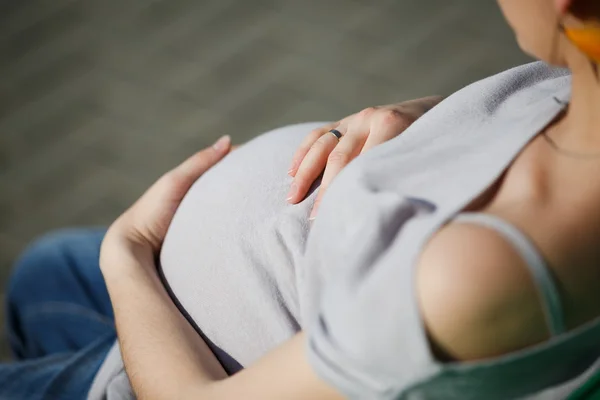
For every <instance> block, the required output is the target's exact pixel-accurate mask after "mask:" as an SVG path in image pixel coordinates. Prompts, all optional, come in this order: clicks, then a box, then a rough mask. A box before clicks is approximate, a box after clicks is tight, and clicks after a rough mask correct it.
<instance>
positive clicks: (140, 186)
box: [0, 0, 528, 359]
mask: <svg viewBox="0 0 600 400" xmlns="http://www.w3.org/2000/svg"><path fill="white" fill-rule="evenodd" d="M526 61H528V59H527V58H526V57H525V56H523V55H522V54H521V53H520V51H519V50H518V49H517V47H516V45H515V43H514V39H513V36H512V33H511V32H510V31H509V30H508V28H507V27H506V26H505V23H504V21H503V19H502V18H501V15H500V12H499V11H498V10H497V6H496V4H495V2H494V1H481V0H463V1H448V0H379V1H364V0H156V1H148V0H144V1H141V0H140V1H118V0H85V1H84V0H79V1H78V0H52V1H50V0H47V1H46V0H0V287H2V288H3V287H4V285H5V282H6V278H7V275H8V271H9V268H10V266H11V263H12V261H13V260H14V258H15V257H16V256H17V255H18V253H19V252H20V251H21V250H22V249H23V247H24V246H25V245H26V244H27V243H28V242H29V241H30V240H32V239H33V238H34V237H36V236H37V235H40V234H42V233H44V232H46V231H49V230H52V229H56V228H60V227H64V226H87V225H106V224H109V223H110V222H111V220H113V219H114V218H115V217H116V216H117V215H118V214H119V213H120V212H121V211H122V210H123V209H124V208H125V207H126V206H128V205H129V204H130V203H131V202H132V201H133V200H134V199H136V198H137V197H138V196H139V195H140V194H141V193H142V191H143V190H144V189H145V188H146V187H147V186H148V185H149V184H150V183H152V182H153V180H154V179H155V178H156V177H158V176H159V175H160V174H161V173H162V172H164V171H166V170H167V169H168V168H170V167H172V166H174V165H176V164H177V163H178V162H179V161H181V160H182V159H184V158H185V157H186V156H188V155H190V154H191V153H192V152H193V151H194V150H197V149H200V148H202V147H204V146H206V145H207V144H209V143H211V142H212V141H213V140H214V139H215V138H217V137H218V136H220V135H222V134H225V133H227V134H230V135H232V136H233V138H234V140H235V141H236V142H244V141H246V140H248V139H250V138H252V137H253V136H255V135H257V134H259V133H261V132H263V131H265V130H267V129H270V128H274V127H277V126H280V125H283V124H289V123H293V122H299V121H308V120H328V119H336V118H340V117H342V116H345V115H347V114H350V113H353V112H355V111H358V110H360V109H361V108H364V107H366V106H369V105H377V104H383V103H389V102H397V101H400V100H404V99H409V98H414V97H419V96H424V95H430V94H449V93H451V92H452V91H454V90H456V89H458V88H460V87H461V86H463V85H465V84H467V83H469V82H471V81H474V80H476V79H478V78H481V77H484V76H486V75H489V74H492V73H495V72H498V71H500V70H503V69H505V68H507V67H510V66H513V65H516V64H520V63H523V62H526ZM2 297H3V291H2V290H1V289H0V299H1V298H2ZM0 317H1V315H0ZM1 326H2V324H1V323H0V327H1ZM2 347H4V350H0V359H1V358H3V357H6V355H7V353H6V347H5V341H4V339H3V336H2V337H0V348H2Z"/></svg>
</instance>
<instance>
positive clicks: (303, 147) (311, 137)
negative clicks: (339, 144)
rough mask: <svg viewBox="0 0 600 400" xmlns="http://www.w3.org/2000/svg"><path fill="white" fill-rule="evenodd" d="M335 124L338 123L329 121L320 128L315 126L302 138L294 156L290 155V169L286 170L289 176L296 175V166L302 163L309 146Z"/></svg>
mask: <svg viewBox="0 0 600 400" xmlns="http://www.w3.org/2000/svg"><path fill="white" fill-rule="evenodd" d="M337 125H338V123H331V124H328V125H325V126H323V127H321V128H317V129H315V130H313V131H312V132H310V133H309V134H308V136H306V137H305V138H304V140H303V141H302V143H301V144H300V147H298V150H296V153H295V154H294V157H292V164H291V165H290V169H289V171H288V174H289V175H290V176H296V173H297V172H298V168H299V167H300V165H301V164H302V161H303V160H304V157H306V155H307V154H308V152H309V151H310V149H311V147H312V146H313V145H314V144H315V142H316V141H317V140H319V138H320V137H321V136H323V135H324V134H325V133H327V132H328V131H330V130H331V129H333V128H335V127H336V126H337Z"/></svg>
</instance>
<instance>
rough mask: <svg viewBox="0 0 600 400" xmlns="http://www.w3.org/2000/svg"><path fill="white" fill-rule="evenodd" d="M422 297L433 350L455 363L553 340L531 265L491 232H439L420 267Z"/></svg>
mask: <svg viewBox="0 0 600 400" xmlns="http://www.w3.org/2000/svg"><path fill="white" fill-rule="evenodd" d="M417 292H418V299H419V304H420V308H421V313H422V316H423V319H424V322H425V325H426V328H427V330H428V334H429V336H430V338H431V340H432V342H433V343H434V347H435V348H437V349H440V350H441V352H442V353H443V354H444V355H445V356H447V357H449V358H451V359H456V360H475V359H482V358H489V357H493V356H497V355H501V354H505V353H508V352H511V351H515V350H518V349H521V348H524V347H527V346H530V345H533V344H535V343H539V342H541V341H543V340H545V339H546V338H547V337H548V330H547V327H546V322H545V319H544V314H543V309H542V306H541V303H540V300H539V297H538V295H537V291H536V288H535V285H534V282H533V281H532V278H531V275H530V273H529V271H528V269H527V266H526V265H525V263H524V261H523V260H522V259H521V257H520V255H519V253H517V252H516V251H515V249H514V248H513V247H512V245H511V244H510V243H508V242H507V241H505V240H504V239H503V238H502V237H501V236H500V235H499V234H498V233H496V232H495V231H493V230H490V229H488V228H485V227H481V226H477V225H472V224H465V223H453V224H449V225H447V226H445V227H444V228H442V229H441V230H440V231H439V232H438V233H436V235H434V237H433V238H432V239H431V240H430V242H429V243H428V244H427V246H426V247H425V249H424V251H423V253H422V255H421V258H420V260H419V263H418V269H417Z"/></svg>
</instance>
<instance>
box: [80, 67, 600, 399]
mask: <svg viewBox="0 0 600 400" xmlns="http://www.w3.org/2000/svg"><path fill="white" fill-rule="evenodd" d="M568 96H569V77H568V76H567V73H566V71H564V70H554V69H550V68H548V67H547V66H545V65H543V64H541V63H535V64H530V65H527V66H523V67H519V68H517V69H513V70H510V71H507V72H505V73H503V74H500V75H497V76H494V77H491V78H488V79H486V80H484V81H481V82H478V83H476V84H474V85H471V86H469V87H467V88H465V89H463V90H462V91H460V92H458V93H456V94H454V95H453V96H451V97H449V98H448V99H447V100H445V101H444V102H443V103H441V104H440V105H439V106H437V107H436V108H434V109H433V110H432V111H430V112H429V113H428V114H427V115H426V116H425V117H423V118H421V119H420V120H419V121H417V122H416V123H415V124H414V125H413V126H412V127H411V128H409V129H408V130H407V131H406V132H404V133H403V134H402V135H400V136H399V137H398V138H396V139H394V140H392V141H390V142H388V143H386V144H384V145H381V146H379V147H378V148H376V149H374V150H372V151H370V152H368V153H366V154H365V155H364V156H361V157H359V158H358V159H357V160H356V161H354V162H353V163H351V164H350V165H349V166H348V167H347V168H346V169H345V170H344V171H342V173H341V174H340V175H339V177H338V178H337V179H336V181H335V182H334V184H333V185H332V186H331V188H330V190H329V192H328V195H327V196H326V197H325V199H324V201H323V204H322V206H321V209H320V213H319V217H318V218H317V220H316V221H315V223H314V225H313V226H312V227H310V225H309V223H308V215H309V211H310V208H311V205H312V202H313V201H314V193H313V194H312V195H311V196H309V198H308V199H307V200H305V201H304V202H302V203H301V204H299V205H295V206H291V205H288V204H287V203H286V202H285V197H286V196H285V195H286V192H287V190H288V188H289V184H290V181H291V178H289V177H288V176H287V175H286V172H285V171H286V170H287V166H288V163H289V161H290V159H291V156H292V154H293V152H294V151H295V149H296V148H297V146H298V144H299V143H300V141H301V140H302V139H303V138H304V136H305V135H306V134H307V133H308V132H309V131H310V130H311V129H312V128H314V127H316V126H319V125H320V124H302V125H295V126H291V127H286V128H282V129H278V130H275V131H273V132H270V133H267V134H265V135H262V136H260V137H258V138H256V139H255V140H253V141H252V142H250V143H248V144H247V145H245V146H243V147H242V148H240V149H239V150H237V151H235V152H233V153H232V154H230V155H229V156H227V158H226V159H225V160H223V161H222V162H221V163H219V164H218V165H217V166H216V167H214V168H213V169H212V170H210V171H209V172H208V173H207V174H205V175H204V176H203V177H202V178H201V179H200V180H199V181H198V182H197V183H196V184H195V185H194V186H193V188H192V189H191V191H190V193H189V194H188V195H187V196H186V198H185V199H184V201H183V203H182V205H181V207H180V208H179V210H178V211H177V213H176V216H175V218H174V221H173V224H172V226H171V228H170V229H169V233H168V235H167V238H166V240H165V244H164V247H163V251H162V254H161V264H162V272H163V274H164V278H165V282H166V284H167V286H168V287H169V289H170V290H171V291H172V293H173V297H174V298H175V299H176V302H178V303H179V305H180V307H181V309H182V310H183V311H184V313H185V314H187V315H188V317H189V318H190V320H192V321H193V322H194V324H195V325H196V326H197V328H198V329H199V330H200V331H201V332H202V334H203V336H204V337H205V339H206V340H207V342H208V343H209V345H210V346H211V348H212V349H213V350H214V351H215V354H217V356H218V357H219V359H220V360H221V362H222V363H223V365H224V366H225V368H226V369H227V371H228V372H230V373H232V372H235V371H237V370H239V369H240V368H242V367H243V366H247V365H249V364H250V363H252V362H253V361H255V360H256V359H258V358H259V357H261V356H262V355H264V354H265V353H266V352H267V351H269V350H270V349H272V348H273V347H275V346H276V345H278V344H279V343H281V342H282V341H284V340H286V339H287V338H289V337H291V336H292V335H293V334H294V333H296V332H297V331H298V330H299V329H304V330H305V331H306V332H307V333H308V337H309V342H308V344H307V351H308V354H309V360H310V362H311V364H312V366H313V368H314V369H315V371H316V372H317V373H318V374H319V375H320V376H321V377H322V378H323V379H324V380H326V381H328V382H329V383H330V384H331V385H332V386H334V387H336V388H337V389H338V390H340V391H341V392H342V393H344V394H345V395H347V396H348V397H350V398H357V399H399V398H403V399H438V398H439V399H461V400H464V399H481V398H486V399H513V398H540V399H542V398H543V399H554V398H564V397H565V394H566V393H569V391H571V390H572V389H573V388H574V387H577V385H579V384H580V383H581V382H582V381H583V380H584V379H585V378H586V377H587V375H589V374H590V373H592V372H593V371H594V370H595V369H596V365H592V364H594V363H595V362H596V360H598V358H599V356H600V341H598V340H596V338H597V337H598V335H600V323H598V322H593V323H590V324H587V325H585V326H583V327H581V328H580V329H577V330H576V331H574V332H570V333H568V334H566V335H563V336H561V337H558V338H557V339H555V340H553V341H552V342H550V343H546V344H543V345H540V346H536V347H534V348H532V349H528V350H525V351H522V352H519V353H515V354H511V355H508V356H503V357H500V358H498V359H495V360H489V361H482V362H476V363H460V364H442V363H440V362H438V361H436V359H435V358H434V357H433V355H432V351H431V349H430V347H429V344H428V342H427V337H426V334H425V332H424V329H423V324H422V321H421V319H420V315H419V312H418V307H417V303H416V299H415V294H414V287H413V281H414V279H413V272H414V265H415V261H416V258H417V256H418V255H419V252H420V251H421V248H422V247H423V245H424V243H425V242H426V240H427V239H428V238H429V237H430V236H431V234H433V233H434V232H435V230H436V229H438V228H439V226H441V225H442V224H443V223H444V222H446V221H448V220H449V219H451V218H452V217H453V216H454V215H455V214H456V213H457V212H459V211H460V210H461V209H462V208H464V206H465V205H466V204H468V203H469V202H470V201H471V200H472V199H473V198H475V197H476V196H477V195H478V194H480V193H481V192H482V191H483V190H484V189H485V188H487V187H488V186H489V185H490V184H491V183H492V182H493V181H494V180H495V179H496V178H497V177H498V176H500V174H501V173H502V171H503V170H504V169H505V168H506V167H507V166H508V165H509V164H510V162H511V160H512V159H513V158H514V157H515V156H516V155H517V153H518V152H519V151H520V150H521V149H522V148H523V147H524V146H525V145H526V144H527V143H528V142H529V140H530V139H531V138H532V137H533V136H534V135H535V134H536V133H537V132H539V131H540V130H541V129H542V128H543V127H544V126H545V125H546V124H547V123H548V122H549V121H550V120H551V119H552V118H554V116H555V115H556V114H557V112H558V111H559V110H560V107H561V106H560V105H559V104H558V102H557V101H555V100H554V97H557V98H558V99H562V100H565V99H567V98H568ZM107 393H108V395H107ZM131 396H132V395H131V391H130V388H129V386H128V382H127V379H126V376H125V375H124V373H123V371H122V362H121V360H120V355H119V353H118V346H115V348H114V349H113V351H112V352H111V354H110V355H109V357H108V358H107V360H106V362H105V364H104V366H103V367H102V369H101V371H100V372H99V374H98V377H97V379H96V382H95V384H94V387H93V388H92V392H91V395H90V398H92V399H98V398H108V399H110V400H113V399H121V398H130V397H131Z"/></svg>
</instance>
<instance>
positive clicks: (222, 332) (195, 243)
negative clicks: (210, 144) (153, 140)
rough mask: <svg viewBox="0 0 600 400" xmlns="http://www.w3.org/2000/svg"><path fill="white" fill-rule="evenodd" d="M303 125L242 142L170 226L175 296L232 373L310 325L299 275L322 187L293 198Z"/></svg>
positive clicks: (170, 283) (167, 272) (168, 251)
mask: <svg viewBox="0 0 600 400" xmlns="http://www.w3.org/2000/svg"><path fill="white" fill-rule="evenodd" d="M320 125H321V124H315V123H312V124H300V125H293V126H289V127H285V128H281V129H277V130H275V131H271V132H269V133H266V134H264V135H261V136H259V137H257V138H256V139H254V140H252V141H251V142H249V143H247V144H246V145H244V146H242V147H241V148H239V149H238V150H235V151H234V152H232V153H231V154H230V155H228V156H227V157H226V158H225V159H224V160H222V161H221V162H220V163H219V164H218V165H216V166H215V167H213V168H212V169H211V170H210V171H208V172H207V173H206V174H205V175H204V176H202V177H201V178H200V179H199V180H198V181H197V182H196V183H195V184H194V186H193V187H192V188H191V190H190V191H189V193H188V194H187V196H186V197H185V199H184V200H183V202H182V204H181V206H180V207H179V209H178V210H177V213H176V215H175V217H174V219H173V222H172V224H171V226H170V228H169V231H168V233H167V237H166V239H165V242H164V245H163V249H162V252H161V257H160V260H161V268H162V272H163V275H164V279H165V284H166V286H167V287H168V288H169V289H170V291H171V293H172V296H173V297H174V300H175V301H176V302H177V303H179V305H180V307H181V308H182V309H183V310H182V311H183V312H184V313H185V314H187V316H188V319H191V320H192V321H193V323H194V324H195V325H196V327H197V328H198V329H199V330H200V331H201V332H202V334H203V335H204V336H205V338H206V339H207V341H208V342H209V345H210V346H211V347H212V349H213V351H214V352H215V354H216V355H217V356H218V357H219V358H220V360H221V362H222V363H223V365H224V366H225V368H226V369H227V370H228V372H235V371H236V370H238V369H240V368H241V367H243V366H245V365H247V364H249V363H251V362H253V361H255V360H256V359H257V358H259V357H260V356H262V355H263V354H264V353H265V352H267V351H268V350H270V349H272V348H273V347H274V346H276V345H277V344H279V343H281V342H282V341H284V340H286V339H288V338H289V337H291V336H292V335H293V334H294V333H295V332H297V331H298V330H299V329H300V326H301V321H299V314H300V311H299V309H298V308H299V306H298V304H299V299H298V290H297V287H298V281H299V280H300V279H301V278H302V277H301V270H300V269H299V265H300V264H301V262H300V261H301V257H302V254H303V250H304V244H305V242H306V237H307V234H308V227H309V224H308V215H309V212H310V207H311V205H312V202H313V201H314V194H313V195H311V196H310V197H309V198H308V199H307V200H305V201H303V202H302V203H301V204H298V205H289V204H287V203H286V201H285V197H286V193H287V190H288V189H289V185H290V182H291V178H290V177H288V176H287V174H286V171H287V169H288V166H289V162H290V160H291V157H292V155H293V153H294V151H295V150H296V148H297V146H298V145H299V143H300V142H301V140H302V139H303V138H304V137H305V136H306V135H307V134H308V133H309V132H310V130H312V129H314V128H316V127H318V126H320Z"/></svg>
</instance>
